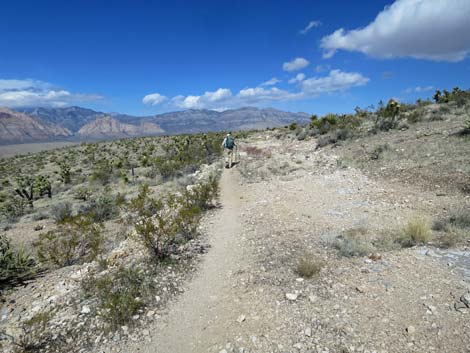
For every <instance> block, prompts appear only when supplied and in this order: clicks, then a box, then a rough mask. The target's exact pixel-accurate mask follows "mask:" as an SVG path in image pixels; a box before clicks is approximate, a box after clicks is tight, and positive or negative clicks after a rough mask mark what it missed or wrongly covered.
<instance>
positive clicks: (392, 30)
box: [320, 0, 470, 61]
mask: <svg viewBox="0 0 470 353" xmlns="http://www.w3.org/2000/svg"><path fill="white" fill-rule="evenodd" d="M469 33H470V1H469V0H397V1H395V2H394V3H393V4H392V5H391V6H389V7H386V8H385V9H384V10H383V11H382V12H380V13H379V14H378V15H377V17H376V18H375V20H374V21H373V22H371V23H370V24H368V25H367V26H366V27H364V28H359V29H355V30H351V31H346V30H344V29H343V28H341V29H338V30H336V31H335V32H334V33H332V34H330V35H328V36H326V37H323V38H322V40H321V44H320V46H321V48H323V50H324V53H323V56H324V57H325V58H329V57H332V56H333V55H334V54H335V52H336V51H337V50H340V49H342V50H347V51H359V52H362V53H365V54H367V55H370V56H373V57H378V58H394V57H412V58H418V59H428V60H437V61H461V60H463V59H465V57H467V56H469V54H470V35H469Z"/></svg>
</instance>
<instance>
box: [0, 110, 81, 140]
mask: <svg viewBox="0 0 470 353" xmlns="http://www.w3.org/2000/svg"><path fill="white" fill-rule="evenodd" d="M71 135H72V133H71V132H70V130H68V129H67V128H64V127H60V126H57V125H54V124H50V123H47V122H43V121H41V120H37V119H33V118H32V117H30V116H28V115H26V114H23V113H19V112H15V111H12V110H10V109H7V108H0V143H14V142H28V141H38V140H53V139H56V138H64V137H69V136H71Z"/></svg>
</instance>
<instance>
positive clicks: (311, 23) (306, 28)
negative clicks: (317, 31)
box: [299, 21, 321, 34]
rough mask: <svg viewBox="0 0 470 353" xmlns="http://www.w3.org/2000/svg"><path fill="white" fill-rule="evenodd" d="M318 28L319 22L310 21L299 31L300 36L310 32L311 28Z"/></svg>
mask: <svg viewBox="0 0 470 353" xmlns="http://www.w3.org/2000/svg"><path fill="white" fill-rule="evenodd" d="M318 26H321V22H320V21H310V22H309V23H308V25H307V26H306V27H305V28H304V29H302V30H301V31H299V33H300V34H307V33H308V32H310V31H311V30H312V29H313V28H316V27H318Z"/></svg>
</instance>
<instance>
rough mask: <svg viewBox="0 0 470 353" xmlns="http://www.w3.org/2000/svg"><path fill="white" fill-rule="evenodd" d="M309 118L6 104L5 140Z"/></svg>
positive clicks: (239, 126) (1, 126)
mask: <svg viewBox="0 0 470 353" xmlns="http://www.w3.org/2000/svg"><path fill="white" fill-rule="evenodd" d="M308 121H309V115H308V114H306V113H291V112H285V111H281V110H277V109H273V108H266V109H259V108H254V107H245V108H239V109H231V110H225V111H221V112H219V111H214V110H205V109H189V110H185V111H176V112H169V113H164V114H159V115H154V116H141V117H139V116H132V115H127V114H120V113H103V112H98V111H94V110H92V109H87V108H82V107H75V106H73V107H63V108H45V107H36V108H19V109H15V110H11V109H8V108H0V144H11V143H23V142H34V141H53V140H81V141H88V140H98V139H111V138H122V137H134V136H150V135H162V134H181V133H197V132H208V131H236V130H249V129H265V128H267V127H278V126H284V125H287V124H290V123H293V122H297V123H306V122H308Z"/></svg>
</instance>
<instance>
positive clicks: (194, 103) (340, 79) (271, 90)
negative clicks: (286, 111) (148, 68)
mask: <svg viewBox="0 0 470 353" xmlns="http://www.w3.org/2000/svg"><path fill="white" fill-rule="evenodd" d="M292 80H295V82H298V83H299V85H298V86H297V87H298V89H297V90H296V91H289V90H284V89H280V88H278V87H263V86H258V87H247V88H244V89H241V90H240V91H239V92H238V93H237V94H232V91H231V90H230V89H228V88H219V89H217V90H216V91H213V92H210V91H209V92H205V93H204V94H202V95H200V96H197V95H187V96H184V95H178V96H175V97H173V98H171V99H170V100H164V101H162V103H165V102H166V104H167V106H168V107H170V108H179V109H212V110H226V109H231V108H237V107H243V106H256V105H262V104H266V103H270V102H281V101H292V100H300V99H307V98H311V97H316V96H318V95H320V94H323V93H333V92H339V91H345V90H347V89H349V88H352V87H358V86H363V85H365V84H367V83H368V82H369V79H368V78H367V77H364V76H362V75H361V74H359V73H356V72H344V71H341V70H331V71H330V72H329V74H328V75H327V76H323V77H312V78H306V77H305V75H304V74H303V73H299V74H297V75H296V76H295V77H294V78H293V79H291V80H290V81H292ZM292 82H294V81H292ZM159 96H161V95H159ZM146 97H147V96H146ZM144 103H145V102H144ZM147 104H152V102H151V101H149V102H147Z"/></svg>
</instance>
